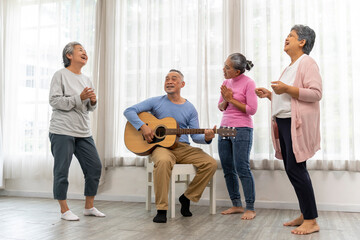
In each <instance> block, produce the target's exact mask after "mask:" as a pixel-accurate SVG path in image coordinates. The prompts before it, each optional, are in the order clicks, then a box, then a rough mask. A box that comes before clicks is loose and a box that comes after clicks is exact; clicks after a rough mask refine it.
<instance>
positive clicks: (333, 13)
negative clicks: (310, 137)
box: [240, 0, 360, 171]
mask: <svg viewBox="0 0 360 240" xmlns="http://www.w3.org/2000/svg"><path fill="white" fill-rule="evenodd" d="M244 2H246V6H245V8H244V9H242V13H244V14H246V29H245V30H246V31H245V34H242V35H241V39H240V41H244V42H246V47H245V51H244V52H245V55H246V56H247V57H249V58H250V59H251V60H253V62H254V63H255V67H254V68H253V69H252V71H251V72H250V74H251V76H253V78H254V79H255V81H256V83H257V86H264V87H267V88H270V82H271V81H276V80H278V78H279V77H280V74H281V73H282V71H283V69H284V68H285V67H286V66H287V65H289V64H290V59H289V57H288V55H287V54H286V53H285V52H283V47H284V42H285V38H286V36H287V35H288V34H289V32H290V29H291V27H292V26H293V25H295V24H304V25H308V26H310V27H311V28H312V29H314V31H315V33H316V40H315V45H314V48H313V50H312V52H311V53H310V56H311V57H313V58H314V59H315V60H316V62H317V63H318V65H319V68H320V73H321V76H322V79H323V98H322V100H321V102H320V104H321V138H322V141H321V150H320V151H318V152H317V154H316V155H315V156H314V157H313V158H312V160H311V161H308V167H309V169H318V170H349V171H359V170H360V161H359V160H360V149H359V146H360V111H359V110H360V104H359V103H360V95H359V94H358V93H357V91H358V89H360V82H359V80H358V79H359V76H360V68H359V67H358V66H359V65H360V59H359V57H358V55H359V53H360V46H359V44H358V39H359V37H360V32H359V31H358V23H359V19H358V13H359V11H360V3H359V2H358V1H355V0H346V1H341V0H319V1H310V0H306V1H296V0H290V1H288V0H275V1H266V0H254V1H244ZM269 123H270V102H269V101H266V100H260V101H259V108H258V112H257V113H256V115H255V117H254V125H255V130H254V133H255V138H254V149H253V154H252V158H253V160H254V161H253V165H254V167H255V168H262V169H264V168H265V169H266V168H270V169H277V168H278V167H280V168H282V167H281V166H282V164H281V165H277V160H274V161H273V162H271V161H270V162H269V160H271V159H273V150H272V144H271V142H269V136H270V133H269V130H270V126H269Z"/></svg>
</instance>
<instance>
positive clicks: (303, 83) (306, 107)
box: [271, 55, 322, 162]
mask: <svg viewBox="0 0 360 240" xmlns="http://www.w3.org/2000/svg"><path fill="white" fill-rule="evenodd" d="M282 74H284V72H283V73H282ZM282 74H281V76H282ZM281 76H280V78H281ZM293 86H294V87H298V88H299V98H298V99H295V98H291V139H292V145H293V151H294V155H295V158H296V162H304V161H306V160H307V159H309V158H311V157H312V156H314V154H315V153H316V151H318V150H319V149H320V105H319V101H320V100H321V97H322V80H321V76H320V73H319V67H318V66H317V64H316V62H315V61H314V59H312V58H311V57H309V56H308V55H306V56H304V58H303V59H302V60H301V62H300V64H299V68H298V70H297V73H296V77H295V81H294V85H293ZM273 94H274V93H273ZM271 136H272V140H273V144H274V148H275V157H276V158H278V159H283V158H282V155H281V149H280V141H279V132H278V127H277V124H276V121H275V119H272V124H271Z"/></svg>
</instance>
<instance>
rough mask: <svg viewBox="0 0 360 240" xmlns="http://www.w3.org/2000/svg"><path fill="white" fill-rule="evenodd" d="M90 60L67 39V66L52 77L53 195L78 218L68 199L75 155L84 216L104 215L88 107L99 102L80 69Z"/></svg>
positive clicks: (69, 216) (65, 215) (65, 214)
mask: <svg viewBox="0 0 360 240" xmlns="http://www.w3.org/2000/svg"><path fill="white" fill-rule="evenodd" d="M87 60H88V56H87V54H86V51H85V49H84V48H83V46H82V45H81V44H80V43H78V42H70V43H68V44H67V45H66V46H65V48H64V50H63V61H64V67H65V68H63V69H60V70H59V71H57V72H56V73H55V74H54V76H53V78H52V81H51V86H50V95H49V102H50V105H51V107H52V108H53V112H52V116H51V120H50V128H49V138H50V142H51V152H52V154H53V156H54V186H53V192H54V198H55V199H57V200H58V201H59V204H60V210H61V218H62V219H64V220H68V221H77V220H79V217H78V216H76V215H75V214H74V213H73V212H71V211H70V209H69V207H68V205H67V202H66V196H67V190H68V185H69V182H68V174H69V167H70V163H71V160H72V157H73V155H75V156H76V158H77V159H78V161H79V163H80V166H81V169H82V171H83V173H84V178H85V191H84V195H85V199H86V200H85V209H84V215H85V216H96V217H105V214H103V213H102V212H100V211H99V210H97V209H96V208H95V207H94V198H95V195H96V193H97V189H98V185H99V179H100V175H101V162H100V158H99V154H98V152H97V150H96V146H95V142H94V140H93V138H92V134H91V130H90V118H89V111H94V109H95V108H96V106H97V100H96V94H95V92H94V88H93V85H92V82H91V81H90V79H89V78H88V77H87V76H85V75H84V74H82V73H81V68H82V67H83V66H85V64H86V62H87Z"/></svg>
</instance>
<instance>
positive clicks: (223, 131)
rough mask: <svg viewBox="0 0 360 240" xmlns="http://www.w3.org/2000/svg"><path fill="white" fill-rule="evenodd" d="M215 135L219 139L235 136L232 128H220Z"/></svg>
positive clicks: (234, 130)
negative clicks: (217, 135)
mask: <svg viewBox="0 0 360 240" xmlns="http://www.w3.org/2000/svg"><path fill="white" fill-rule="evenodd" d="M216 132H217V134H219V135H220V136H221V137H235V136H236V129H235V128H233V127H220V128H219V129H217V130H216Z"/></svg>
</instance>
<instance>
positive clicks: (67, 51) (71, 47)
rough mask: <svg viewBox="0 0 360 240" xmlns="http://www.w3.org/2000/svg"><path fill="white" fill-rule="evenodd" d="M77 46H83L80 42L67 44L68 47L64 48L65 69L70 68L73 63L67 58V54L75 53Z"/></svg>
mask: <svg viewBox="0 0 360 240" xmlns="http://www.w3.org/2000/svg"><path fill="white" fill-rule="evenodd" d="M76 45H80V46H82V45H81V44H80V43H78V42H69V43H68V44H66V46H65V47H64V50H63V55H62V57H63V62H64V67H68V66H70V64H71V61H70V59H69V58H68V57H67V56H66V54H72V53H73V51H74V47H75V46H76Z"/></svg>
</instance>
